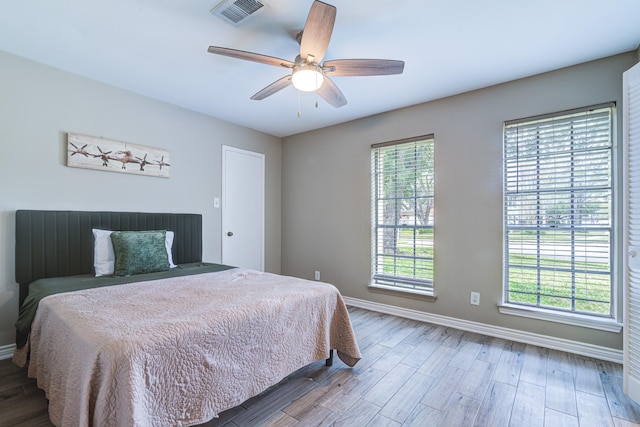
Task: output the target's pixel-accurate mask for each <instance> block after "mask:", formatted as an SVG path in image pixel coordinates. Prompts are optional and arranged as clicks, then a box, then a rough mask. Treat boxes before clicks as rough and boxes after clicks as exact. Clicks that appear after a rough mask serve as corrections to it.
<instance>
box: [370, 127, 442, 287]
mask: <svg viewBox="0 0 640 427" xmlns="http://www.w3.org/2000/svg"><path fill="white" fill-rule="evenodd" d="M433 149H434V139H433V135H427V136H422V137H419V138H414V139H409V140H402V141H396V142H391V143H384V144H375V145H373V146H372V149H371V166H372V168H371V173H372V179H371V186H372V195H373V200H372V224H373V230H372V245H373V249H372V252H373V262H372V264H373V266H372V270H373V280H372V281H373V283H372V284H373V285H374V286H376V285H377V286H383V287H391V288H394V289H399V290H409V291H419V292H424V293H427V294H433V209H434V197H433V185H434V152H433Z"/></svg>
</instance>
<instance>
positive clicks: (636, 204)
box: [622, 64, 640, 402]
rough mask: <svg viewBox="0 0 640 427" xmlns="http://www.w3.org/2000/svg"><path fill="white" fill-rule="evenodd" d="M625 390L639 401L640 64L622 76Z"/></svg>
mask: <svg viewBox="0 0 640 427" xmlns="http://www.w3.org/2000/svg"><path fill="white" fill-rule="evenodd" d="M622 113H623V114H624V116H623V123H624V125H623V135H624V137H623V139H624V148H623V150H624V162H625V167H624V182H623V188H624V195H623V198H624V207H625V209H624V213H625V218H624V225H625V227H624V246H625V247H624V249H625V253H626V254H627V255H626V256H623V257H622V258H623V260H624V261H623V267H624V277H625V283H624V289H625V304H624V305H625V325H624V390H625V393H627V394H628V395H629V397H631V398H632V399H633V400H635V401H636V402H640V64H638V65H636V66H635V67H633V68H632V69H630V70H629V71H627V72H625V73H624V76H623V106H622Z"/></svg>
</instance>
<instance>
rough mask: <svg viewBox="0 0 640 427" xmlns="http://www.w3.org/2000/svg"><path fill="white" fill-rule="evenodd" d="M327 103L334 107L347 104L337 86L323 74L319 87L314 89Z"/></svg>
mask: <svg viewBox="0 0 640 427" xmlns="http://www.w3.org/2000/svg"><path fill="white" fill-rule="evenodd" d="M316 93H317V94H318V95H320V96H321V97H322V99H324V100H325V101H327V102H328V103H329V104H331V105H333V106H334V107H336V108H340V107H342V106H344V105H347V98H345V97H344V95H343V94H342V92H340V89H338V86H336V84H335V83H334V82H333V80H331V79H330V78H329V77H327V76H325V77H324V81H323V82H322V86H320V89H318V90H317V91H316Z"/></svg>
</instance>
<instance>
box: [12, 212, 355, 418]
mask: <svg viewBox="0 0 640 427" xmlns="http://www.w3.org/2000/svg"><path fill="white" fill-rule="evenodd" d="M96 230H110V231H114V230H115V231H117V232H116V233H112V237H111V241H112V242H113V245H114V250H115V253H116V264H115V268H116V274H117V272H118V271H120V272H121V273H122V272H123V271H124V273H125V274H124V275H121V276H111V275H108V274H107V275H104V276H102V277H95V271H96V268H97V267H96V265H95V264H96V262H97V261H96V259H95V258H94V248H96V253H98V251H99V250H98V249H97V246H96V245H97V242H98V237H97V234H96V233H97V231H96ZM168 234H172V238H173V242H172V244H171V245H169V243H167V242H168V238H167V235H168ZM116 238H117V239H116ZM119 239H125V240H124V241H125V242H126V241H127V240H126V239H138V240H139V239H147V240H144V242H145V243H144V244H145V245H147V242H151V240H150V239H155V240H153V245H154V247H155V248H156V249H157V251H156V255H157V253H159V252H162V250H163V249H164V250H165V257H168V258H169V261H168V263H169V264H172V262H171V261H173V262H175V265H177V267H175V268H169V269H162V270H161V271H152V272H147V271H146V270H144V271H142V272H140V271H138V270H135V268H134V270H126V269H125V270H122V259H125V258H126V257H125V256H124V255H123V254H124V253H126V252H123V249H122V248H121V246H122V240H119ZM165 239H167V240H165ZM138 240H136V242H138ZM151 245H152V244H151V243H149V246H151ZM163 245H164V246H163ZM125 246H126V245H125ZM161 246H162V248H163V249H160V247H161ZM136 248H137V249H136V251H137V252H136V251H132V253H138V254H141V255H140V257H142V256H143V252H144V253H146V252H147V250H146V246H145V247H144V248H145V250H144V251H141V250H140V249H139V247H136ZM150 251H151V250H150ZM201 258H202V217H201V216H200V215H197V214H156V213H151V214H150V213H130V212H129V213H127V212H72V211H27V210H22V211H17V212H16V281H17V282H18V283H19V285H20V303H21V309H20V318H19V319H18V322H17V324H16V326H17V335H16V346H17V349H16V352H15V355H14V361H15V362H16V363H18V364H25V363H26V362H27V357H29V360H28V375H29V376H30V377H33V378H36V380H37V383H38V386H39V387H40V388H42V389H43V390H44V391H45V393H46V396H47V398H48V399H49V415H50V418H51V421H52V422H53V423H54V424H55V425H58V426H63V425H74V426H75V425H78V426H85V425H94V426H102V425H127V426H134V425H140V426H142V425H153V426H155V425H157V426H166V425H176V426H188V425H195V424H199V423H203V422H206V421H208V420H210V419H212V418H215V417H216V416H217V415H218V414H219V413H220V412H222V411H224V410H226V409H229V408H232V407H235V406H237V405H239V404H241V403H242V402H244V401H245V400H246V399H248V398H250V397H252V396H255V395H257V394H259V393H261V392H263V391H264V390H266V389H267V388H269V387H270V386H272V385H274V384H277V383H278V382H279V381H280V380H282V379H283V378H284V377H286V376H287V375H289V374H290V373H292V372H294V371H296V370H298V369H299V368H301V367H303V366H305V365H308V364H310V363H313V362H316V361H319V360H324V359H328V362H327V364H330V360H331V359H330V358H331V356H332V354H333V350H334V349H335V350H336V353H337V355H338V357H339V358H340V359H341V360H342V361H343V362H344V363H345V364H347V365H349V366H353V365H355V363H357V361H358V360H359V359H360V357H361V356H360V352H359V349H358V345H357V342H356V339H355V336H354V333H353V329H352V327H351V323H350V320H349V315H348V312H347V309H346V306H345V304H344V301H343V299H342V296H341V295H340V293H339V292H338V290H337V289H336V288H335V287H334V286H332V285H330V284H326V283H321V282H315V281H307V280H302V279H297V278H292V277H286V276H281V275H276V274H269V273H264V272H259V271H254V270H248V269H242V268H233V267H230V266H223V265H218V264H211V263H204V262H202V259H201ZM119 260H120V262H119ZM142 264H144V265H150V264H151V263H150V262H147V261H145V263H142ZM119 268H120V270H118V269H119ZM136 268H137V267H136ZM143 268H146V267H143ZM132 271H133V274H131V275H127V274H126V273H131V272H132Z"/></svg>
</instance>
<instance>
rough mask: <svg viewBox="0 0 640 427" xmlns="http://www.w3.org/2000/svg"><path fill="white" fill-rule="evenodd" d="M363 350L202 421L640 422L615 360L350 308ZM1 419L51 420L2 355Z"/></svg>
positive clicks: (493, 425)
mask: <svg viewBox="0 0 640 427" xmlns="http://www.w3.org/2000/svg"><path fill="white" fill-rule="evenodd" d="M349 311H350V313H351V318H352V321H353V324H354V329H355V331H356V336H357V337H358V343H359V345H360V349H361V351H362V353H363V359H362V360H361V361H360V362H359V363H358V364H357V365H356V366H355V367H354V368H349V367H347V366H346V365H344V364H343V363H342V362H341V361H340V360H339V359H338V358H337V357H336V360H335V362H334V365H333V366H332V367H329V368H327V367H325V366H324V362H322V361H321V362H317V363H313V364H311V365H309V366H307V367H305V368H303V369H301V370H299V371H297V372H295V373H294V374H292V375H290V376H289V377H288V378H286V379H285V380H283V381H282V382H281V383H280V384H279V385H277V386H275V387H272V388H271V389H269V390H268V391H267V392H265V393H263V394H261V395H260V396H257V397H254V398H252V399H249V400H248V401H246V402H245V403H243V404H242V405H240V406H238V407H236V408H233V409H230V410H228V411H225V412H223V413H222V414H220V418H219V419H216V420H212V421H210V422H208V423H206V424H204V425H203V426H207V427H210V426H226V427H235V426H256V425H261V426H278V427H280V426H293V425H296V426H349V427H357V426H371V427H373V426H421V427H423V426H424V427H431V426H445V427H459V426H490V427H498V426H552V427H556V426H562V427H569V426H581V427H585V426H597V427H603V426H614V427H622V426H636V425H639V426H640V424H639V423H640V405H637V404H635V403H633V402H632V401H630V400H629V399H628V398H627V397H626V396H625V395H624V393H623V392H622V367H621V366H620V365H618V364H614V363H610V362H605V361H600V360H595V359H591V358H588V357H583V356H576V355H573V354H569V353H564V352H561V351H555V350H549V349H545V348H540V347H535V346H532V345H528V344H522V343H516V342H512V341H506V340H503V339H499V338H492V337H486V336H483V335H478V334H473V333H469V332H463V331H459V330H456V329H451V328H445V327H442V326H436V325H431V324H426V323H421V322H416V321H412V320H407V319H402V318H398V317H394V316H389V315H384V314H380V313H375V312H371V311H367V310H362V309H357V308H350V309H349ZM0 425H2V426H8V425H11V426H18V425H21V426H50V425H51V424H50V423H49V420H48V416H47V404H46V400H45V398H44V394H43V392H42V391H41V390H38V389H37V388H36V386H35V382H34V381H33V380H30V379H27V378H26V373H25V371H24V370H20V369H18V368H17V367H15V366H14V365H12V364H11V362H10V361H9V360H4V361H0Z"/></svg>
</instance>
